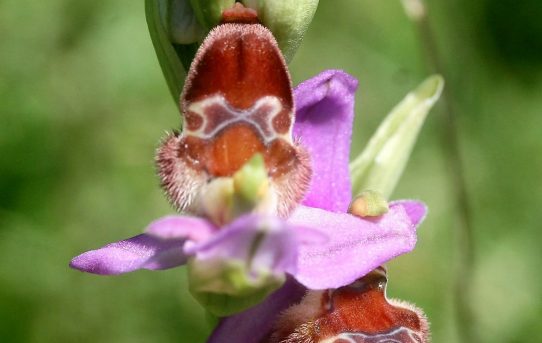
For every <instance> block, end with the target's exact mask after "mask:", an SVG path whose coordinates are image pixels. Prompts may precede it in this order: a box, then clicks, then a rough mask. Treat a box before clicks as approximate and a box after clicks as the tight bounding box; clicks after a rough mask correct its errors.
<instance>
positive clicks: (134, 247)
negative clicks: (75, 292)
mask: <svg viewBox="0 0 542 343" xmlns="http://www.w3.org/2000/svg"><path fill="white" fill-rule="evenodd" d="M214 230H216V228H215V227H214V226H213V225H212V224H211V223H210V222H208V221H206V220H204V219H198V218H193V217H181V216H169V217H164V218H162V219H158V220H156V221H154V222H153V223H151V224H150V225H149V227H148V228H147V232H146V233H144V234H141V235H137V236H135V237H132V238H129V239H126V240H122V241H118V242H115V243H111V244H108V245H106V246H104V247H102V248H100V249H97V250H91V251H87V252H86V253H83V254H81V255H79V256H77V257H75V258H74V259H73V260H72V261H71V263H70V267H72V268H74V269H78V270H80V271H83V272H87V273H93V274H100V275H115V274H123V273H128V272H131V271H134V270H138V269H151V270H155V269H168V268H173V267H176V266H178V265H182V264H184V263H186V260H187V255H186V254H185V253H184V251H183V247H184V245H185V243H186V242H187V241H200V240H204V239H206V238H208V237H209V236H210V235H211V234H212V233H213V231H214Z"/></svg>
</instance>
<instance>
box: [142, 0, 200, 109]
mask: <svg viewBox="0 0 542 343" xmlns="http://www.w3.org/2000/svg"><path fill="white" fill-rule="evenodd" d="M168 11H169V2H168V0H145V16H146V18H147V25H148V27H149V33H150V36H151V40H152V44H153V46H154V50H155V51H156V56H157V57H158V62H159V63H160V67H161V68H162V73H163V74H164V77H165V79H166V82H167V85H168V87H169V91H170V93H171V96H173V100H174V101H175V103H176V104H177V106H179V98H180V94H181V91H182V88H183V84H184V79H185V77H186V72H185V70H184V68H183V62H182V60H181V59H180V58H179V55H177V52H176V50H175V46H174V45H173V43H172V42H171V39H170V35H169V31H168V29H167V27H168V20H167V18H169V16H168ZM178 49H181V50H182V51H184V50H185V49H189V50H190V49H193V48H191V45H186V46H178Z"/></svg>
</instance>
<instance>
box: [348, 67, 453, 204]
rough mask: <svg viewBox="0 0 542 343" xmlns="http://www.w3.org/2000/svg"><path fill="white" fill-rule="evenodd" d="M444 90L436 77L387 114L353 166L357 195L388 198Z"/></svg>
mask: <svg viewBox="0 0 542 343" xmlns="http://www.w3.org/2000/svg"><path fill="white" fill-rule="evenodd" d="M443 87H444V79H443V78H442V77H441V76H439V75H433V76H431V77H429V78H428V79H426V80H425V81H424V82H423V83H422V84H421V85H420V86H418V88H416V89H415V90H414V91H413V92H411V93H409V94H407V96H406V97H405V98H404V99H403V101H401V103H399V104H398V105H397V106H396V107H395V108H394V109H393V110H392V111H391V112H390V114H388V116H387V117H386V119H384V121H383V122H382V123H381V124H380V126H379V127H378V129H377V131H376V132H375V134H374V135H373V136H372V137H371V139H370V141H369V143H368V144H367V147H366V148H365V150H363V152H362V153H361V154H360V155H359V156H358V157H357V158H356V159H355V160H354V161H353V162H352V163H351V164H350V172H351V175H352V189H353V193H354V194H356V193H359V192H361V191H363V190H365V189H372V190H376V191H378V192H380V193H382V194H383V195H384V197H386V198H389V196H390V195H391V193H392V192H393V189H394V188H395V186H396V184H397V181H398V180H399V177H400V176H401V174H402V173H403V170H404V168H405V166H406V163H407V161H408V158H409V157H410V153H411V151H412V147H413V146H414V143H415V142H416V138H417V137H418V133H419V132H420V129H421V127H422V125H423V122H424V121H425V118H426V117H427V114H428V113H429V110H430V109H431V107H433V105H434V104H435V102H436V101H437V100H438V98H439V97H440V94H441V92H442V89H443Z"/></svg>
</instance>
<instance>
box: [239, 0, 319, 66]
mask: <svg viewBox="0 0 542 343" xmlns="http://www.w3.org/2000/svg"><path fill="white" fill-rule="evenodd" d="M241 2H242V3H243V4H244V5H245V6H247V7H250V8H252V9H254V10H256V12H257V13H258V18H259V19H260V21H261V22H262V24H263V25H265V26H266V27H267V28H268V29H269V30H271V32H273V35H274V36H275V38H276V40H277V42H278V44H279V47H280V49H281V50H282V53H283V54H284V57H285V58H286V61H291V60H292V58H293V57H294V54H295V52H296V51H297V48H298V47H299V45H300V44H301V41H302V40H303V36H304V34H305V31H307V29H308V27H309V24H310V23H311V21H312V18H313V17H314V13H315V12H316V8H317V7H318V0H242V1H241Z"/></svg>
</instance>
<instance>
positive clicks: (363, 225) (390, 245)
mask: <svg viewBox="0 0 542 343" xmlns="http://www.w3.org/2000/svg"><path fill="white" fill-rule="evenodd" d="M423 213H425V207H424V206H423V204H421V203H416V202H413V201H408V202H397V203H392V204H390V210H389V212H388V213H387V214H385V215H383V216H381V217H378V218H374V219H371V220H367V219H361V218H358V217H355V216H352V215H350V214H343V213H333V212H327V211H324V210H321V209H316V208H309V207H302V206H301V207H299V208H298V210H296V212H294V214H293V215H292V216H291V217H290V219H289V223H290V224H292V225H296V226H301V225H303V226H307V227H312V228H317V229H318V230H320V231H321V232H323V233H325V234H327V235H328V236H329V241H328V242H327V243H326V244H321V245H306V246H302V247H300V252H299V261H298V265H297V273H296V274H295V275H294V276H295V277H296V279H297V280H298V281H299V282H301V283H302V284H303V285H305V286H307V287H308V288H310V289H327V288H338V287H341V286H345V285H347V284H350V283H351V282H354V281H355V280H356V279H358V278H360V277H362V276H364V275H365V274H367V273H368V272H370V271H371V270H373V269H374V268H376V267H378V266H380V265H382V264H383V263H386V262H387V261H389V260H391V259H392V258H394V257H396V256H398V255H401V254H404V253H406V252H409V251H411V250H412V249H413V248H414V245H415V244H416V226H417V224H419V223H420V219H421V218H422V217H423Z"/></svg>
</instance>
